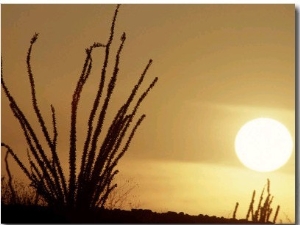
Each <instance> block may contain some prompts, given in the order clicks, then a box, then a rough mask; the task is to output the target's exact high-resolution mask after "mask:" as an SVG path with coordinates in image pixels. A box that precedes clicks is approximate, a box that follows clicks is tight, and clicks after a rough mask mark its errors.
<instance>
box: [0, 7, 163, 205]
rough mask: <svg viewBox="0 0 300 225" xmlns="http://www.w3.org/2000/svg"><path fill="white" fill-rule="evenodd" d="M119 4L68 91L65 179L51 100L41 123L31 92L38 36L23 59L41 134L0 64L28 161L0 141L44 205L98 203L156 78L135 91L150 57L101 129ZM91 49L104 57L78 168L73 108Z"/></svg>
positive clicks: (111, 84)
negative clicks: (106, 36) (107, 32)
mask: <svg viewBox="0 0 300 225" xmlns="http://www.w3.org/2000/svg"><path fill="white" fill-rule="evenodd" d="M119 7H120V6H119V5H118V6H117V7H116V9H115V13H114V16H113V19H112V23H111V28H110V36H109V39H108V41H107V43H106V44H102V43H94V44H92V45H91V46H90V47H89V48H87V49H86V58H85V61H84V65H83V68H82V73H81V75H80V77H79V79H78V82H77V86H76V88H75V90H74V93H73V97H72V102H71V124H70V136H69V145H70V146H69V162H68V163H69V171H68V172H69V174H68V175H69V176H68V179H69V180H68V181H67V178H66V176H65V172H64V171H63V169H62V166H61V160H60V158H59V157H58V155H57V150H58V149H57V140H58V131H57V125H56V113H55V108H54V106H53V105H51V112H52V127H49V126H46V124H45V119H44V117H43V115H42V114H41V112H40V109H39V104H38V101H37V96H36V92H35V82H34V76H33V72H32V67H31V60H30V59H31V54H32V49H33V46H34V43H35V42H36V41H37V39H38V34H37V33H36V34H34V36H33V37H32V39H31V41H30V47H29V49H28V52H27V59H26V63H27V72H28V77H29V82H30V87H31V96H32V100H31V102H32V107H33V109H34V112H35V116H36V118H37V120H38V122H39V125H40V127H39V129H41V130H42V133H43V135H42V136H41V137H40V136H38V135H37V130H36V129H34V127H33V125H32V123H31V122H30V121H29V120H28V118H27V117H26V116H25V115H24V113H23V111H22V109H20V107H19V106H18V104H17V102H16V100H15V98H14V97H13V96H12V95H11V93H10V91H9V88H8V87H7V85H6V84H5V81H4V78H3V68H2V66H1V73H2V76H1V82H2V83H1V84H2V88H3V90H4V92H5V95H6V97H7V98H8V100H9V104H10V108H11V110H12V112H13V114H14V117H15V118H16V119H17V120H18V122H19V124H20V126H21V129H22V131H23V133H24V136H25V138H26V141H27V145H28V152H27V153H28V154H27V155H28V157H27V158H28V161H29V165H30V166H29V167H26V166H25V164H24V161H22V160H21V159H20V158H19V157H18V155H17V154H16V153H15V151H14V150H13V149H12V148H11V147H10V146H9V145H8V144H6V143H1V145H2V146H3V147H5V148H6V149H7V152H8V154H10V155H11V156H12V157H13V159H14V160H15V162H16V163H17V164H18V166H19V167H20V168H21V169H22V171H23V172H24V174H25V175H26V176H27V178H28V179H29V180H30V182H31V186H32V187H33V188H34V189H35V190H36V191H37V193H38V194H39V195H41V196H42V198H43V199H44V200H45V201H46V202H47V204H48V205H49V206H55V207H56V208H65V207H67V208H71V209H74V208H77V209H91V208H96V207H104V205H105V203H106V200H107V198H108V196H109V195H110V193H111V192H112V191H113V190H114V189H115V188H116V184H112V181H113V179H114V177H115V176H116V174H117V173H118V170H116V169H115V167H116V165H117V163H118V161H119V160H120V159H121V158H122V157H123V156H124V154H125V152H126V151H127V150H128V148H129V145H130V143H131V140H132V138H133V136H134V134H135V132H136V130H137V128H138V127H139V126H140V124H141V123H142V121H143V120H144V119H145V114H143V115H141V116H140V117H139V118H138V119H137V120H136V121H135V122H134V118H135V116H136V113H137V110H138V108H139V106H140V104H141V103H142V102H143V100H144V99H145V97H146V96H147V94H148V93H149V91H150V90H151V89H152V88H153V87H154V85H155V84H156V82H157V80H158V78H157V77H156V78H155V79H154V80H153V81H152V82H151V83H150V85H149V86H148V88H147V89H146V90H144V91H143V92H142V94H141V95H137V92H138V90H139V89H140V86H141V84H142V83H143V81H144V78H145V75H146V73H147V71H148V69H149V67H150V65H151V63H152V60H149V62H148V64H147V66H146V67H145V69H144V71H143V72H142V74H141V76H140V78H139V80H138V82H137V83H136V85H135V86H134V87H133V88H132V90H131V94H130V95H129V97H128V98H127V100H126V101H125V102H124V103H123V104H122V106H121V107H120V108H119V110H118V111H117V113H116V114H115V115H114V118H113V120H112V121H111V122H110V126H109V128H108V130H107V131H105V132H104V130H103V123H104V120H105V119H106V112H107V109H108V108H109V105H110V100H111V96H112V93H113V91H114V89H115V85H116V80H117V77H118V72H119V63H120V57H121V52H122V49H123V46H124V43H125V40H126V35H125V33H123V35H122V36H121V43H120V45H119V48H118V50H117V53H116V54H115V61H114V64H113V72H112V75H111V76H110V79H109V81H108V82H107V68H108V65H110V61H109V57H110V55H111V45H112V43H113V39H114V31H115V23H116V19H117V14H118V10H119ZM95 48H102V49H104V51H105V56H104V61H103V64H102V72H101V78H100V80H99V85H98V90H97V93H96V96H95V98H94V103H93V106H92V108H91V110H90V114H89V120H88V123H87V132H86V137H85V141H84V145H83V151H82V155H81V164H80V167H79V169H78V168H77V167H76V163H75V162H76V158H77V157H78V151H77V110H78V103H79V101H80V98H81V93H82V90H83V88H84V86H85V84H86V81H87V80H88V78H89V77H90V74H91V70H92V63H93V60H92V51H93V50H94V49H95ZM2 65H3V64H2ZM105 87H106V89H105ZM105 90H106V91H105ZM100 102H103V104H102V103H101V104H100ZM130 109H131V110H130ZM97 110H99V111H100V113H99V115H98V114H97ZM100 135H101V137H102V135H103V140H102V141H101V143H100V139H99V137H100ZM44 140H46V144H43V143H44ZM99 146H100V147H99ZM49 153H50V154H49ZM49 155H50V156H49ZM7 168H8V164H7Z"/></svg>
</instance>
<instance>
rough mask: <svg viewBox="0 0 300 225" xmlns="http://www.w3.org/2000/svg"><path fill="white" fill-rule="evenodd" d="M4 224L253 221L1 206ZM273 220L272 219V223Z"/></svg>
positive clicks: (170, 213) (135, 212)
mask: <svg viewBox="0 0 300 225" xmlns="http://www.w3.org/2000/svg"><path fill="white" fill-rule="evenodd" d="M1 223H4V224H8V223H228V224H235V223H241V224H247V223H254V222H252V221H247V220H245V219H240V220H238V219H227V218H224V217H216V216H208V215H202V214H199V215H198V216H192V215H188V214H185V213H183V212H180V213H176V212H166V213H157V212H152V211H151V210H148V209H132V210H130V211H127V210H120V209H114V210H107V209H98V210H90V211H87V210H85V211H84V210H80V211H72V212H71V211H69V212H68V211H60V212H59V211H58V210H56V209H51V208H49V207H43V206H24V205H2V206H1ZM269 223H271V222H269Z"/></svg>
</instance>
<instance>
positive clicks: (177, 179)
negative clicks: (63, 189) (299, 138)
mask: <svg viewBox="0 0 300 225" xmlns="http://www.w3.org/2000/svg"><path fill="white" fill-rule="evenodd" d="M114 9H115V5H103V4H102V5H101V4H98V5H17V4H15V5H2V6H1V20H2V23H1V41H2V42H1V45H2V53H1V54H2V57H3V71H4V79H5V80H6V83H7V85H8V87H9V88H10V90H11V93H12V94H13V95H14V96H15V97H16V99H17V101H18V103H19V105H20V106H21V108H22V109H23V110H24V111H25V113H26V115H28V117H29V118H31V119H33V120H34V117H33V116H32V115H33V110H32V108H31V102H30V88H29V87H30V86H29V81H28V77H27V73H26V61H25V59H26V53H27V49H28V47H29V43H30V39H31V37H32V36H33V34H34V33H35V32H38V33H39V34H40V36H39V39H38V41H37V43H36V44H35V46H34V49H33V55H32V65H33V66H32V67H33V72H34V75H35V81H36V87H37V95H38V101H39V103H40V107H41V111H42V113H43V115H44V116H45V117H46V118H47V119H48V120H47V121H48V124H49V125H50V121H51V120H50V119H51V113H50V112H51V111H50V104H53V105H54V106H55V107H56V111H57V117H58V118H57V120H58V121H57V122H58V129H59V132H60V133H59V135H60V136H59V139H58V142H59V143H58V144H59V147H60V150H59V151H60V152H59V154H60V156H61V157H62V158H64V159H65V160H67V154H68V143H69V140H68V132H69V122H70V101H71V96H72V93H73V90H74V88H75V85H76V82H77V79H78V77H79V75H80V72H81V69H82V65H83V60H84V57H85V51H84V50H85V48H87V47H88V46H90V45H91V44H92V43H94V42H102V43H105V42H106V41H107V38H108V35H109V29H110V23H111V19H112V16H113V13H114ZM124 31H125V32H126V34H127V40H126V43H125V47H124V50H123V53H122V60H121V65H120V75H119V78H118V81H117V87H116V89H117V90H118V91H116V92H115V95H114V97H113V101H114V102H115V103H114V105H113V106H112V112H113V110H115V109H116V107H117V106H119V104H120V103H121V101H122V100H123V99H124V98H125V97H126V96H127V94H129V91H130V89H131V87H132V85H134V84H135V82H136V81H137V79H138V78H139V75H140V74H141V72H142V71H143V69H144V67H145V66H146V64H147V62H148V60H149V59H150V58H151V59H153V65H152V66H151V68H150V70H149V71H148V74H147V77H146V83H150V82H151V81H152V79H153V78H154V77H155V76H158V77H159V81H158V84H157V85H156V86H155V88H154V89H153V90H152V92H151V93H150V94H149V96H148V97H147V98H146V99H145V102H144V103H143V105H142V107H140V109H139V113H140V114H141V113H146V115H147V117H146V120H145V121H144V122H143V124H142V125H141V127H140V129H139V130H138V132H137V134H136V136H135V137H134V140H133V142H132V144H131V147H130V149H129V151H128V152H127V154H126V155H125V156H124V158H123V159H122V160H121V162H120V165H119V168H120V171H121V174H122V173H123V175H124V176H128V177H132V178H133V179H134V180H135V181H136V182H137V183H138V184H139V188H138V190H136V191H137V193H138V196H139V199H140V202H141V207H143V208H149V209H152V210H156V211H169V210H172V211H177V212H180V211H183V212H185V213H189V214H195V215H197V214H200V213H202V214H209V215H217V216H224V217H227V216H228V215H229V214H230V215H232V212H233V210H234V206H235V203H236V202H237V201H238V202H239V203H240V208H239V210H238V212H237V218H243V217H245V216H246V213H247V209H248V208H247V207H248V206H249V203H250V199H251V194H252V191H253V190H254V189H256V190H257V191H258V192H260V191H261V189H262V187H263V185H264V184H265V183H266V180H267V178H270V180H271V192H272V194H273V195H274V196H275V199H274V203H273V204H274V205H275V204H276V205H277V204H279V205H281V213H280V215H279V217H278V221H279V219H282V221H287V219H286V216H285V214H286V215H287V216H288V217H289V218H290V219H291V220H292V221H295V153H294V152H295V151H294V149H293V154H292V157H291V158H290V160H289V161H288V163H287V164H286V165H284V166H283V167H282V168H280V169H279V170H277V171H274V172H269V173H258V172H255V171H252V170H249V169H247V168H245V167H244V166H243V165H242V164H241V163H240V161H239V160H238V158H237V157H236V154H235V151H234V139H235V135H236V134H237V132H238V130H239V129H240V127H241V126H242V125H243V124H245V123H246V122H247V121H249V120H251V119H254V118H258V117H271V118H273V119H276V120H278V121H280V122H282V123H283V124H284V125H285V126H286V127H287V128H288V130H289V132H290V133H291V134H292V137H293V141H294V143H295V6H294V5H292V4H289V5H284V4H281V5H230V4H227V5H218V4H215V5H202V4H189V5H184V4H181V5H176V4H174V5H154V4H153V5H147V4H144V5H133V4H128V5H122V6H121V8H120V12H119V14H118V19H117V25H116V34H115V42H114V44H113V51H116V49H117V47H118V45H119V43H120V41H119V37H120V36H121V34H122V32H124ZM93 54H94V55H93V56H94V62H96V61H97V60H98V62H99V64H98V65H97V64H96V63H94V72H93V73H92V77H91V79H90V80H89V81H88V83H87V86H86V89H85V90H84V92H83V95H84V96H83V98H82V101H81V102H80V107H81V110H80V114H79V121H78V125H79V127H80V128H79V136H80V134H82V135H84V134H85V128H86V127H85V126H86V120H87V112H89V107H91V104H92V100H93V96H94V94H95V91H96V85H95V84H96V83H98V82H97V81H98V77H99V76H97V74H100V71H101V65H102V62H101V60H102V57H103V51H101V50H96V51H94V53H93ZM112 59H113V58H112ZM1 93H2V97H1V111H2V112H1V113H2V115H1V120H2V122H1V130H2V133H1V138H2V141H4V142H5V143H7V144H10V145H11V146H12V147H13V148H14V149H15V150H16V151H18V152H20V154H24V156H25V155H26V147H24V143H25V139H24V138H23V136H22V131H21V130H20V129H19V124H18V122H17V121H16V119H14V117H13V115H12V113H11V111H10V109H9V106H8V101H7V100H6V98H5V96H4V93H3V91H2V92H1ZM108 118H109V117H108ZM80 132H82V133H80ZM65 137H67V138H65ZM2 156H3V155H2ZM66 162H67V161H66ZM2 165H3V164H2ZM65 166H66V168H67V164H66V165H65ZM2 170H3V166H2ZM16 171H17V170H16ZM18 173H19V171H18ZM274 207H275V206H274Z"/></svg>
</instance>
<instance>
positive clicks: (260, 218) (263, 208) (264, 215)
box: [246, 179, 279, 223]
mask: <svg viewBox="0 0 300 225" xmlns="http://www.w3.org/2000/svg"><path fill="white" fill-rule="evenodd" d="M264 191H265V187H264V188H263V190H262V192H261V195H260V199H259V202H258V205H257V209H256V210H255V212H253V211H254V210H253V208H254V207H253V205H254V198H255V190H254V191H253V194H252V199H251V202H250V205H249V210H248V213H247V215H246V219H247V220H248V218H249V215H250V213H251V215H252V221H254V222H259V223H266V222H269V219H270V216H271V213H272V211H273V209H272V208H271V204H272V201H273V197H274V196H271V193H270V180H269V179H268V180H267V193H268V195H267V197H266V199H265V201H264V203H263V196H264ZM262 203H263V204H262ZM278 212H279V205H278V206H277V210H276V213H275V216H274V219H273V222H274V223H275V222H276V218H277V215H278Z"/></svg>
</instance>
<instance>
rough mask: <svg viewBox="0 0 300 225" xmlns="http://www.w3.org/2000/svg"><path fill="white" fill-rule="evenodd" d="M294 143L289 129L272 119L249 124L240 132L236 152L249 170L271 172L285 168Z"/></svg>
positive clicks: (262, 119) (254, 121) (237, 137)
mask: <svg viewBox="0 0 300 225" xmlns="http://www.w3.org/2000/svg"><path fill="white" fill-rule="evenodd" d="M292 150H293V141H292V137H291V135H290V133H289V131H288V129H287V128H286V127H285V126H284V125H283V124H281V123H280V122H278V121H276V120H274V119H270V118H258V119H254V120H251V121H249V122H247V123H246V124H245V125H244V126H242V128H241V129H240V130H239V131H238V134H237V136H236V139H235V151H236V154H237V156H238V158H239V159H240V161H241V162H242V163H243V164H244V165H245V166H246V167H248V168H250V169H252V170H255V171H259V172H270V171H273V170H276V169H278V168H280V167H281V166H283V165H284V164H285V163H286V162H287V161H288V159H289V158H290V156H291V154H292Z"/></svg>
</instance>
